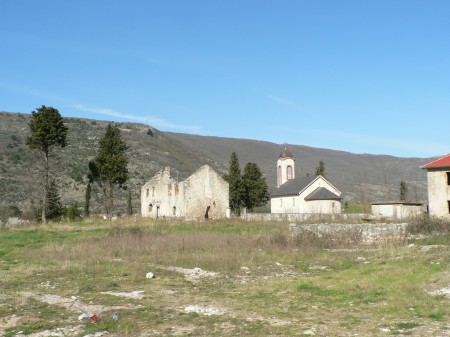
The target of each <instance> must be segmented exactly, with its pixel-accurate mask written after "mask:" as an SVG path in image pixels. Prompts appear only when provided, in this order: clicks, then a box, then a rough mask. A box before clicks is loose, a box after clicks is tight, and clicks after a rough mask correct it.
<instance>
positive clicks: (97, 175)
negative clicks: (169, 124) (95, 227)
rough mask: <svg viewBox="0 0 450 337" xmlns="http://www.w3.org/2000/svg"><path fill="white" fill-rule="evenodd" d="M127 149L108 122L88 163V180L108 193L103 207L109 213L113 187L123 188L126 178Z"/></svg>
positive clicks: (117, 129)
mask: <svg viewBox="0 0 450 337" xmlns="http://www.w3.org/2000/svg"><path fill="white" fill-rule="evenodd" d="M127 150H128V146H127V145H126V143H125V141H124V140H123V139H122V136H121V134H120V130H119V128H118V127H117V126H115V125H113V124H111V123H110V124H108V126H107V127H106V131H105V134H104V135H103V137H102V138H101V139H100V140H99V149H98V152H97V156H96V157H95V159H94V161H92V162H90V163H89V170H90V173H89V180H90V181H92V182H96V183H98V184H99V185H100V186H101V187H102V188H103V189H104V191H105V192H106V194H107V195H108V202H107V203H105V208H106V212H107V213H108V214H109V215H112V213H113V210H114V191H113V190H114V187H115V186H118V187H119V188H123V187H124V184H125V182H126V181H127V179H128V169H127V165H128V155H127V153H126V151H127Z"/></svg>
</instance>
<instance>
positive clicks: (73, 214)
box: [64, 203, 81, 221]
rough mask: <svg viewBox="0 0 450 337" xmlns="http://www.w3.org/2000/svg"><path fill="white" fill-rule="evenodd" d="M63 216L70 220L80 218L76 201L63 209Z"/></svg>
mask: <svg viewBox="0 0 450 337" xmlns="http://www.w3.org/2000/svg"><path fill="white" fill-rule="evenodd" d="M64 216H65V217H66V218H67V219H69V220H70V221H74V220H77V219H80V218H81V210H79V209H78V205H77V203H74V204H72V206H70V207H68V208H66V209H65V210H64Z"/></svg>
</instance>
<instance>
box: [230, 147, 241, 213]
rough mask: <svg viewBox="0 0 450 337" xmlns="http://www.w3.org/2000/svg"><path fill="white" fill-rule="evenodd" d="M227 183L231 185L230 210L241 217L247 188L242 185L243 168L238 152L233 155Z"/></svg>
mask: <svg viewBox="0 0 450 337" xmlns="http://www.w3.org/2000/svg"><path fill="white" fill-rule="evenodd" d="M227 181H228V184H229V198H230V208H231V210H232V211H233V212H235V213H236V214H237V215H239V214H240V208H241V206H244V197H245V187H244V184H243V183H242V177H241V168H240V167H239V158H238V156H237V154H236V152H233V153H232V154H231V158H230V167H229V171H228V175H227Z"/></svg>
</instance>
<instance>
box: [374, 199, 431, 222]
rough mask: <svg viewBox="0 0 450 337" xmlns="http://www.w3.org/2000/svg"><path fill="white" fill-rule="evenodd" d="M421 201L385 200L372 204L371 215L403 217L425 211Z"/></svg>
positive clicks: (377, 216)
mask: <svg viewBox="0 0 450 337" xmlns="http://www.w3.org/2000/svg"><path fill="white" fill-rule="evenodd" d="M425 210H426V209H425V208H424V206H423V204H422V203H417V202H413V201H406V200H402V201H387V202H377V203H373V204H372V215H373V216H375V217H376V218H394V219H404V218H409V217H411V216H415V215H418V214H421V213H423V212H424V211H425Z"/></svg>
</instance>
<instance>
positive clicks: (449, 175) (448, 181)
mask: <svg viewBox="0 0 450 337" xmlns="http://www.w3.org/2000/svg"><path fill="white" fill-rule="evenodd" d="M447 185H450V172H447Z"/></svg>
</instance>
